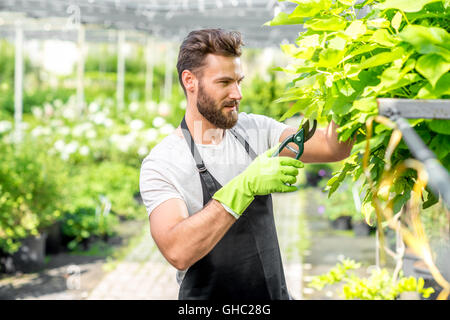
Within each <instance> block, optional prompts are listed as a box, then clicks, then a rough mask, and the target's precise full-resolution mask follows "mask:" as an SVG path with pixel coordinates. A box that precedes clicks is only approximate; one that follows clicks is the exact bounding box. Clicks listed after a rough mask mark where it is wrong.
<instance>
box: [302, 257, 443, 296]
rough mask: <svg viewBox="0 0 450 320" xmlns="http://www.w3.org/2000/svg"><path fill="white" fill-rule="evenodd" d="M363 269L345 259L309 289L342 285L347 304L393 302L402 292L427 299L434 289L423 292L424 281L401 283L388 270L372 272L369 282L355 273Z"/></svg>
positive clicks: (368, 278) (410, 279) (405, 278)
mask: <svg viewBox="0 0 450 320" xmlns="http://www.w3.org/2000/svg"><path fill="white" fill-rule="evenodd" d="M360 267H361V264H360V263H356V262H355V261H353V260H350V259H343V260H342V261H341V262H340V263H337V264H336V266H335V267H333V268H332V269H331V270H330V271H329V272H327V273H325V274H322V275H319V276H315V277H314V278H313V279H312V280H311V282H310V284H309V287H311V288H314V289H316V290H322V289H323V288H324V287H325V286H328V285H333V284H336V283H343V284H344V285H343V287H342V296H343V297H344V298H345V299H347V300H352V299H357V300H394V299H397V298H398V297H399V296H400V294H401V293H403V292H417V293H419V294H421V295H422V296H423V297H424V298H428V297H429V296H430V295H431V294H432V293H433V292H434V289H433V288H424V283H425V282H424V280H423V279H422V278H419V279H416V278H414V277H403V276H400V277H399V278H398V279H394V277H393V276H392V275H391V274H390V273H389V271H388V270H386V269H372V270H371V272H370V276H369V277H367V278H362V277H358V276H357V275H356V274H355V273H354V272H352V271H353V270H357V269H359V268H360Z"/></svg>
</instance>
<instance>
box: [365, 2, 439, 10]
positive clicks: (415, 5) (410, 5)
mask: <svg viewBox="0 0 450 320" xmlns="http://www.w3.org/2000/svg"><path fill="white" fill-rule="evenodd" d="M436 1H442V0H414V1H411V0H386V1H385V2H383V3H379V4H376V5H374V8H375V9H380V10H384V9H399V10H402V11H404V12H417V11H420V10H421V9H422V8H423V6H424V5H426V4H428V3H431V2H436Z"/></svg>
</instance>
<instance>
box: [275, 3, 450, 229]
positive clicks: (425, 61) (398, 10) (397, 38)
mask: <svg viewBox="0 0 450 320" xmlns="http://www.w3.org/2000/svg"><path fill="white" fill-rule="evenodd" d="M291 2H294V3H296V4H297V7H296V8H295V9H294V10H293V11H292V12H291V13H289V14H287V13H284V12H281V13H280V14H279V15H278V16H277V17H275V18H274V19H273V20H272V21H271V22H268V23H267V24H268V25H282V24H302V25H303V27H304V31H303V32H301V33H300V36H299V37H298V38H297V39H296V40H295V43H293V44H284V45H281V48H282V49H283V51H284V52H285V53H286V55H288V56H289V57H291V58H293V60H294V62H292V63H291V64H290V65H288V66H287V67H283V68H279V70H281V71H284V72H285V73H287V74H290V75H291V77H292V78H293V80H292V81H291V83H290V86H289V89H288V90H286V92H285V94H284V96H283V97H281V98H280V99H278V101H280V102H286V101H292V102H294V103H293V105H292V107H291V108H290V109H289V110H288V111H287V112H286V113H285V114H284V115H283V117H282V119H284V118H287V117H290V116H292V115H294V114H296V113H302V114H303V115H304V116H305V117H306V118H317V119H319V120H321V121H323V119H326V121H328V122H329V121H331V120H333V121H334V122H336V123H337V124H338V125H339V126H340V128H339V129H338V132H339V139H340V140H341V141H346V140H348V139H350V138H351V137H353V136H354V135H356V143H355V145H354V148H353V150H352V154H351V156H350V157H349V158H348V159H347V160H346V161H344V162H343V165H342V167H341V170H339V171H338V172H336V174H335V175H334V176H333V177H332V178H331V179H330V180H329V181H328V187H329V195H330V196H331V195H332V194H333V193H334V192H335V191H336V190H337V188H338V187H339V185H340V184H341V183H342V181H344V179H345V177H347V176H351V177H352V178H353V180H354V181H356V180H358V179H362V180H363V182H365V183H363V190H362V192H363V193H364V194H365V197H364V199H363V211H364V214H365V216H366V217H367V220H368V221H370V217H371V216H372V215H373V213H374V209H373V207H372V206H371V200H372V198H373V194H372V190H371V189H369V188H368V186H367V178H366V177H365V175H363V174H362V173H363V165H362V154H363V153H364V147H365V143H366V142H365V138H366V135H367V128H366V121H367V120H368V119H369V118H370V117H371V116H374V115H376V114H377V103H376V98H380V97H390V98H410V99H437V98H443V99H447V98H449V97H450V89H449V88H450V86H449V85H448V84H449V83H450V74H449V73H448V70H449V68H450V46H449V43H450V35H449V33H448V30H449V24H448V20H449V3H448V1H443V0H424V1H419V2H414V3H413V2H405V1H399V0H387V1H385V2H381V3H380V2H378V1H373V0H365V1H363V2H362V3H356V2H355V1H352V0H350V1H346V0H345V1H344V0H336V1H335V0H302V1H291ZM410 123H411V125H412V126H413V127H414V129H415V130H416V132H417V133H418V134H419V136H420V137H421V138H422V140H423V141H424V142H425V144H427V145H428V146H429V147H430V149H431V150H432V151H433V152H434V153H435V154H436V156H437V157H438V159H439V160H440V161H441V163H442V164H443V165H444V166H445V167H446V168H447V169H450V148H449V147H447V145H448V141H450V139H449V137H448V135H449V134H450V131H449V128H450V126H449V125H448V120H424V119H416V120H412V121H410ZM373 129H374V135H373V137H372V138H371V139H370V158H369V162H368V165H369V169H370V174H371V178H372V179H373V181H375V183H376V184H379V182H380V178H381V174H382V171H383V168H384V165H385V160H384V155H385V151H386V148H387V145H388V142H389V138H390V135H391V129H390V128H389V127H387V126H385V125H383V124H379V123H374V128H373ZM409 157H411V154H410V151H409V150H408V148H407V147H406V145H405V144H404V143H403V142H400V144H399V145H398V147H397V149H396V150H395V151H394V152H393V154H392V156H391V164H392V166H395V165H396V164H398V163H399V162H401V161H403V160H404V159H407V158H409ZM416 178H417V174H416V172H415V171H413V170H406V171H405V172H404V173H403V174H402V176H400V177H399V178H397V179H396V180H395V181H394V183H393V185H392V187H390V189H389V191H391V192H392V193H394V197H395V199H394V202H395V204H394V210H395V212H398V211H399V210H400V208H401V207H402V206H403V204H405V203H406V201H407V200H408V199H409V195H410V192H411V190H412V188H413V184H414V181H415V179H416ZM425 200H426V199H425ZM430 200H431V201H428V205H432V204H434V203H435V202H436V201H437V200H436V199H434V200H433V199H430Z"/></svg>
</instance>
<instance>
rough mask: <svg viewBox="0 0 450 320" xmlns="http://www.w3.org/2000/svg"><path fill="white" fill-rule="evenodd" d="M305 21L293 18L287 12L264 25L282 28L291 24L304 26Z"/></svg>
mask: <svg viewBox="0 0 450 320" xmlns="http://www.w3.org/2000/svg"><path fill="white" fill-rule="evenodd" d="M303 22H304V19H303V18H301V17H291V16H290V15H289V14H288V13H286V12H280V13H279V14H277V16H276V17H275V18H273V19H272V20H270V21H267V22H266V23H264V25H265V26H280V25H289V24H302V23H303Z"/></svg>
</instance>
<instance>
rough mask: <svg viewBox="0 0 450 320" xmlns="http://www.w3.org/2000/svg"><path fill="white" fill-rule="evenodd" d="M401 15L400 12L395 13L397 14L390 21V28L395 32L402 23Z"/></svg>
mask: <svg viewBox="0 0 450 320" xmlns="http://www.w3.org/2000/svg"><path fill="white" fill-rule="evenodd" d="M402 18H403V16H402V14H401V13H400V11H397V13H396V14H395V15H394V17H393V18H392V20H391V26H392V28H394V29H395V30H397V31H398V29H399V28H400V24H401V23H402Z"/></svg>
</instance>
